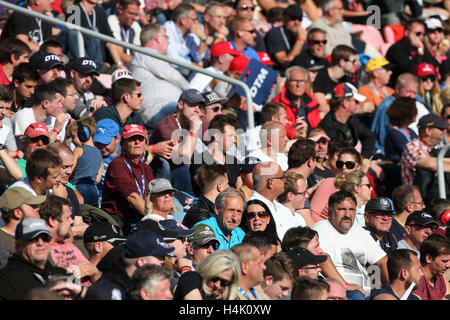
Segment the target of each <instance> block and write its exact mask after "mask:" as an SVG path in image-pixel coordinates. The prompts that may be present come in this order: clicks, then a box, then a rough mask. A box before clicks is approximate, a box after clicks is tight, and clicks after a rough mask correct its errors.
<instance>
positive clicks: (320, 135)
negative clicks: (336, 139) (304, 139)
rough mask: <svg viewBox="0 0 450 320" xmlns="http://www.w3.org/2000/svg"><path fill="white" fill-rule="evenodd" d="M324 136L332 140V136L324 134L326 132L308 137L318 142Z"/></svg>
mask: <svg viewBox="0 0 450 320" xmlns="http://www.w3.org/2000/svg"><path fill="white" fill-rule="evenodd" d="M322 138H325V139H327V140H328V141H330V138H329V137H328V136H326V135H324V134H317V135H314V136H313V137H308V139H309V140H312V141H314V142H317V141H319V140H320V139H322Z"/></svg>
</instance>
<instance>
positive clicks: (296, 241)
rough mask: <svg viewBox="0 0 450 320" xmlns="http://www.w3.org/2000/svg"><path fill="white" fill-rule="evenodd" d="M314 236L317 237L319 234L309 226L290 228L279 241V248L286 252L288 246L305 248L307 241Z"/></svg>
mask: <svg viewBox="0 0 450 320" xmlns="http://www.w3.org/2000/svg"><path fill="white" fill-rule="evenodd" d="M314 237H317V238H319V234H318V233H317V231H316V230H313V229H311V228H310V227H293V228H290V229H289V230H288V231H286V233H285V234H284V237H283V241H282V242H281V249H282V250H283V251H285V252H286V251H287V250H288V249H289V248H297V247H302V248H306V246H307V245H308V243H309V242H310V241H311V240H312V239H314Z"/></svg>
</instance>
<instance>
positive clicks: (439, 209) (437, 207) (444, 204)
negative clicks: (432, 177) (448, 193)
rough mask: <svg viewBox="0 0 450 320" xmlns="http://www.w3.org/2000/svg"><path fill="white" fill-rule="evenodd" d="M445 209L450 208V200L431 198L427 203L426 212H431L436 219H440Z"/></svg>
mask: <svg viewBox="0 0 450 320" xmlns="http://www.w3.org/2000/svg"><path fill="white" fill-rule="evenodd" d="M446 210H450V200H448V199H433V200H431V201H430V203H428V205H427V212H428V213H429V214H431V216H432V217H433V219H434V220H436V221H439V220H440V219H441V215H442V214H443V213H444V212H445V211H446Z"/></svg>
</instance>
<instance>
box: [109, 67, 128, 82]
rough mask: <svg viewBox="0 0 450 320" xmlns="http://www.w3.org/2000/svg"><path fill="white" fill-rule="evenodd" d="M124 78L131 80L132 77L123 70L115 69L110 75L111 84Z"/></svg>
mask: <svg viewBox="0 0 450 320" xmlns="http://www.w3.org/2000/svg"><path fill="white" fill-rule="evenodd" d="M122 78H126V79H133V75H132V74H131V72H130V71H128V70H125V69H117V70H116V71H114V72H113V73H112V75H111V83H114V82H116V81H117V80H119V79H122Z"/></svg>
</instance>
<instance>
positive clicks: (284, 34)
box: [280, 27, 291, 51]
mask: <svg viewBox="0 0 450 320" xmlns="http://www.w3.org/2000/svg"><path fill="white" fill-rule="evenodd" d="M280 32H281V37H282V38H283V41H284V45H285V46H286V48H287V50H286V51H290V50H291V45H290V43H289V41H288V39H287V37H286V33H284V28H283V27H280Z"/></svg>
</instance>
